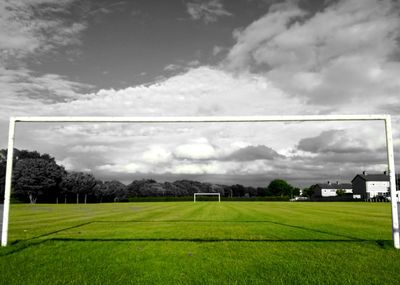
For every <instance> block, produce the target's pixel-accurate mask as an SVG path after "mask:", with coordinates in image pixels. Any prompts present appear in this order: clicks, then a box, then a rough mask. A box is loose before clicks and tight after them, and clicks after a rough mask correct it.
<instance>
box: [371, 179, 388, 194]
mask: <svg viewBox="0 0 400 285" xmlns="http://www.w3.org/2000/svg"><path fill="white" fill-rule="evenodd" d="M366 191H367V195H368V197H367V198H374V197H376V196H385V195H386V194H387V193H388V192H389V181H367V182H366Z"/></svg>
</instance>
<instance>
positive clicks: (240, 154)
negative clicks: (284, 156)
mask: <svg viewBox="0 0 400 285" xmlns="http://www.w3.org/2000/svg"><path fill="white" fill-rule="evenodd" d="M278 157H281V155H280V154H278V153H277V152H276V151H275V150H273V149H272V148H270V147H267V146H265V145H257V146H252V145H251V146H247V147H244V148H241V149H239V150H236V151H234V152H233V153H231V154H230V155H228V156H226V157H225V158H224V160H234V161H254V160H259V159H262V160H273V159H275V158H278Z"/></svg>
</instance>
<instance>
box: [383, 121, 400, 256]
mask: <svg viewBox="0 0 400 285" xmlns="http://www.w3.org/2000/svg"><path fill="white" fill-rule="evenodd" d="M385 133H386V148H387V160H388V172H389V180H390V182H389V185H390V201H391V204H392V233H393V244H394V247H395V248H397V249H400V231H399V214H398V213H399V212H398V205H397V197H396V194H397V193H396V190H397V189H396V188H397V187H396V171H395V163H394V150H393V134H392V119H391V117H390V115H387V116H386V119H385Z"/></svg>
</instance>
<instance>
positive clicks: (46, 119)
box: [1, 115, 400, 249]
mask: <svg viewBox="0 0 400 285" xmlns="http://www.w3.org/2000/svg"><path fill="white" fill-rule="evenodd" d="M324 121H325V122H332V121H384V123H385V135H386V148H387V160H388V161H387V162H388V172H389V177H390V184H389V185H390V195H391V205H392V235H393V243H394V247H395V248H397V249H400V231H399V216H398V209H397V208H398V205H397V199H396V179H395V163H394V151H393V136H392V125H391V117H390V115H290V116H280V115H279V116H220V117H212V116H211V117H210V116H206V117H204V116H202V117H87V116H85V117H76V116H55V117H54V116H33V117H32V116H21V117H11V118H10V124H9V135H8V150H7V168H6V183H5V193H4V206H3V224H2V235H1V245H2V246H7V241H8V224H9V210H10V196H11V183H12V170H13V152H14V138H15V127H16V123H17V122H25V123H56V122H59V123H153V124H154V123H234V122H237V123H246V122H248V123H257V122H324Z"/></svg>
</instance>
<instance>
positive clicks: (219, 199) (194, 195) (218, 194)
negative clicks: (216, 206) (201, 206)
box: [193, 193, 221, 203]
mask: <svg viewBox="0 0 400 285" xmlns="http://www.w3.org/2000/svg"><path fill="white" fill-rule="evenodd" d="M197 196H218V202H221V194H220V193H194V194H193V202H194V203H196V197H197Z"/></svg>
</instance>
